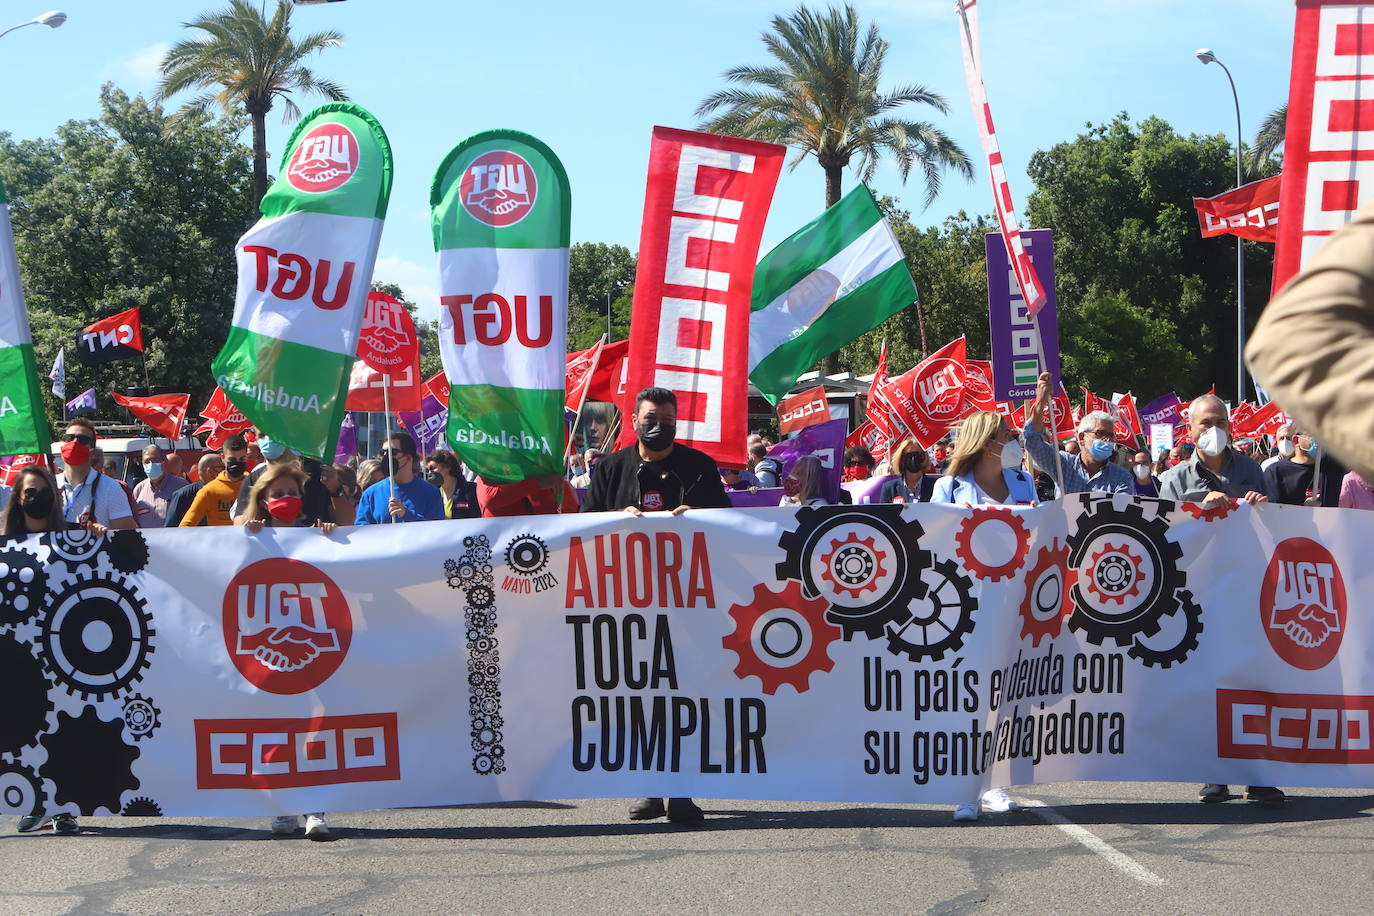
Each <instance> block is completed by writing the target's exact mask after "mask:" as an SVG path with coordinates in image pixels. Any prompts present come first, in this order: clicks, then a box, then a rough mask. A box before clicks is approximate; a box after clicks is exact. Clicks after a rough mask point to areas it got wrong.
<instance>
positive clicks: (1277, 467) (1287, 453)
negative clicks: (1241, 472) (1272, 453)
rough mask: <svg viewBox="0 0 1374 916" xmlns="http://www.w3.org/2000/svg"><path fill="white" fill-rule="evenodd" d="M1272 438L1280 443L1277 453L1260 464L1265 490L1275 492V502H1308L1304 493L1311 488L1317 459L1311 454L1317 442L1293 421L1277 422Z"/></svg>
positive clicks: (1299, 503)
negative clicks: (1268, 463)
mask: <svg viewBox="0 0 1374 916" xmlns="http://www.w3.org/2000/svg"><path fill="white" fill-rule="evenodd" d="M1274 438H1275V439H1277V440H1278V443H1279V457H1278V460H1276V461H1275V462H1274V463H1273V464H1270V465H1269V466H1268V467H1263V468H1262V470H1263V471H1264V482H1265V484H1267V486H1268V491H1269V492H1270V493H1272V494H1274V502H1277V503H1283V504H1284V505H1288V506H1301V505H1303V504H1304V503H1306V502H1307V493H1308V491H1309V490H1311V489H1312V478H1313V474H1314V473H1315V471H1316V468H1317V461H1316V459H1315V458H1313V457H1312V456H1313V454H1314V453H1315V452H1316V451H1317V443H1315V442H1313V441H1312V437H1311V436H1309V435H1307V434H1306V433H1302V432H1299V431H1298V430H1297V429H1296V428H1295V427H1294V426H1293V425H1292V424H1286V425H1284V426H1280V427H1279V428H1278V432H1277V433H1276V434H1275V436H1274Z"/></svg>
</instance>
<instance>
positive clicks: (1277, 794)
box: [1245, 786, 1287, 808]
mask: <svg viewBox="0 0 1374 916" xmlns="http://www.w3.org/2000/svg"><path fill="white" fill-rule="evenodd" d="M1286 798H1287V796H1285V795H1284V794H1283V790H1282V789H1276V788H1274V787H1273V786H1246V787H1245V800H1246V801H1248V802H1254V803H1255V804H1257V805H1264V806H1265V807H1266V808H1277V807H1279V806H1281V805H1282V804H1283V803H1284V801H1285V800H1286Z"/></svg>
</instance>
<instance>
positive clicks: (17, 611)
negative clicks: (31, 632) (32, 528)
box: [0, 549, 48, 624]
mask: <svg viewBox="0 0 1374 916" xmlns="http://www.w3.org/2000/svg"><path fill="white" fill-rule="evenodd" d="M47 587H48V576H47V573H45V572H44V571H43V564H42V563H40V562H39V561H38V557H36V556H34V555H33V554H31V553H29V552H28V551H27V550H13V549H11V550H0V624H12V623H23V622H24V621H26V620H28V619H29V618H30V617H32V616H33V615H34V614H36V613H38V608H39V607H41V606H42V604H43V593H44V592H45V591H46V590H47Z"/></svg>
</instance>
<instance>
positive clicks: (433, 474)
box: [425, 471, 444, 487]
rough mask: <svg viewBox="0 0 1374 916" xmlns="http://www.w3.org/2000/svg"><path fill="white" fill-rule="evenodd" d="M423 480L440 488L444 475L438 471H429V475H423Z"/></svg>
mask: <svg viewBox="0 0 1374 916" xmlns="http://www.w3.org/2000/svg"><path fill="white" fill-rule="evenodd" d="M425 480H428V481H429V482H430V483H432V484H434V485H435V486H436V487H437V486H441V485H442V484H443V482H444V475H443V474H440V473H439V472H438V471H430V472H429V473H427V474H425Z"/></svg>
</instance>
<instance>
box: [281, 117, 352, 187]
mask: <svg viewBox="0 0 1374 916" xmlns="http://www.w3.org/2000/svg"><path fill="white" fill-rule="evenodd" d="M359 154H360V151H359V149H358V138H357V137H355V136H353V132H352V131H351V130H349V129H348V128H347V127H344V126H343V125H342V124H338V123H334V122H329V123H326V124H320V125H319V126H317V127H313V128H311V129H310V133H308V134H306V135H305V138H304V139H302V140H301V142H300V145H299V146H297V147H296V155H295V156H293V157H291V164H290V165H288V166H287V168H286V180H287V181H288V182H290V183H291V187H293V188H295V189H296V190H297V191H304V192H306V193H307V194H322V193H324V192H325V191H332V190H334V189H335V188H337V187H339V186H340V185H342V184H343V183H344V182H346V181H348V179H350V178H352V177H353V173H354V172H356V171H357V170H358V157H359Z"/></svg>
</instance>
